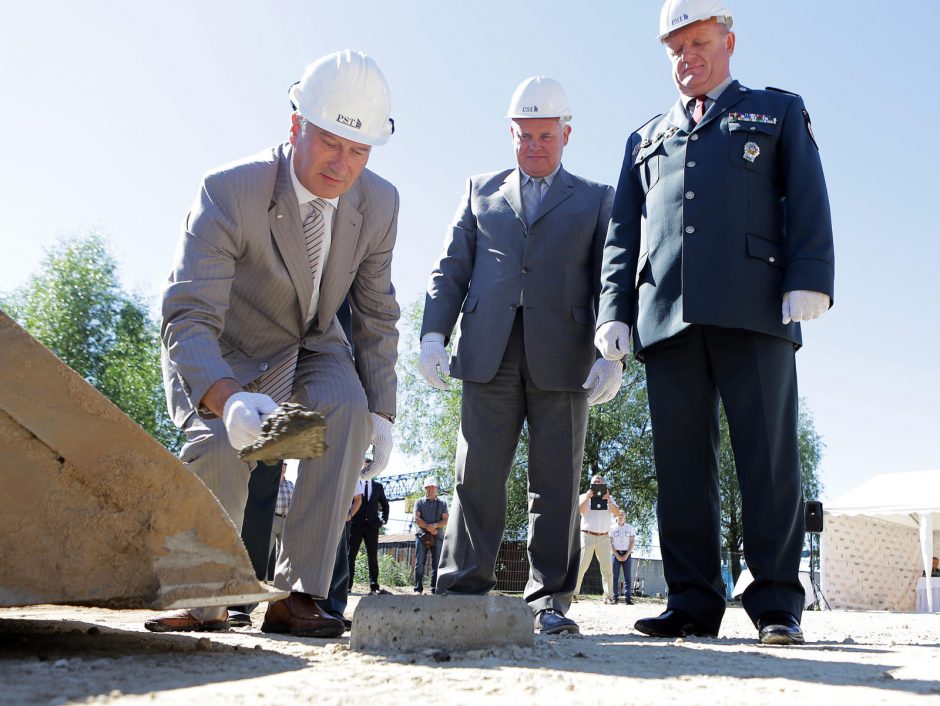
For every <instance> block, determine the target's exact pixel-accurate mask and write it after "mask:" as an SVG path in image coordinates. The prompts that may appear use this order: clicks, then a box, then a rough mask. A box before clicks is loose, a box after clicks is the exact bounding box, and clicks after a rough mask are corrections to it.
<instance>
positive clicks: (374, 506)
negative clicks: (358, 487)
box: [351, 481, 388, 527]
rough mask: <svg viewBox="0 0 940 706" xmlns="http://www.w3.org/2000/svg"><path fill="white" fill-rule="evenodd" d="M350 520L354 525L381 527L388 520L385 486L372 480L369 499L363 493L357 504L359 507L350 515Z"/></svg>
mask: <svg viewBox="0 0 940 706" xmlns="http://www.w3.org/2000/svg"><path fill="white" fill-rule="evenodd" d="M380 512H381V515H380ZM351 521H352V523H353V524H356V525H359V524H363V525H369V526H370V527H381V526H382V525H384V524H385V523H386V522H388V499H387V498H386V497H385V486H383V485H382V484H381V483H379V482H377V481H372V490H371V491H370V493H369V499H368V500H366V498H365V495H363V497H362V504H360V505H359V509H358V510H357V511H356V514H355V515H353V516H352V520H351Z"/></svg>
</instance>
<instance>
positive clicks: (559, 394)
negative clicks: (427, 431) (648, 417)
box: [437, 314, 588, 613]
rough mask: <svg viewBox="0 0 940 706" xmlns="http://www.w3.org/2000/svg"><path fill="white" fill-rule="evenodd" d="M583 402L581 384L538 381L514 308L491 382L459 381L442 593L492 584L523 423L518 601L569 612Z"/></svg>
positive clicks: (476, 589)
mask: <svg viewBox="0 0 940 706" xmlns="http://www.w3.org/2000/svg"><path fill="white" fill-rule="evenodd" d="M587 407H588V405H587V395H586V393H585V392H584V391H583V390H581V391H577V392H568V391H557V390H543V389H540V388H539V387H537V386H536V385H535V383H534V382H533V381H532V377H531V375H530V374H529V368H528V364H527V362H526V357H525V352H524V344H523V336H522V315H521V314H517V316H516V322H515V324H514V326H513V330H512V333H511V335H510V339H509V343H508V345H507V347H506V351H505V353H504V355H503V360H502V362H501V363H500V366H499V369H498V370H497V372H496V375H495V376H494V377H493V379H492V380H491V381H490V382H486V383H476V382H469V381H464V383H463V396H462V399H461V407H460V414H461V416H460V431H459V435H458V439H457V460H456V478H455V485H454V495H453V502H452V503H451V508H450V509H451V512H450V515H449V518H448V520H447V530H446V533H445V536H444V547H443V552H442V554H441V567H440V571H439V576H438V581H437V588H438V591H439V592H443V593H448V592H449V593H468V594H474V595H482V594H485V593H487V592H489V591H491V590H492V589H493V588H495V586H496V558H497V555H498V554H499V548H500V544H501V542H502V539H503V530H504V528H505V525H506V502H507V492H506V483H507V481H508V479H509V473H510V470H511V467H512V463H513V459H514V457H515V453H516V446H517V445H518V443H519V435H520V434H521V433H522V424H523V422H526V423H527V424H528V430H529V459H528V461H529V463H528V469H527V475H528V491H529V493H528V495H529V534H528V547H527V549H528V555H529V566H530V571H529V580H528V582H527V584H526V587H525V592H524V595H523V597H524V598H525V600H526V601H527V602H528V603H529V606H530V607H531V608H532V610H533V611H534V612H538V611H540V610H544V609H547V608H552V609H555V610H558V611H560V612H561V613H565V612H566V611H567V610H568V607H569V605H570V603H571V594H572V591H573V590H574V585H575V581H576V580H577V558H576V556H577V554H576V553H577V548H578V544H577V538H576V536H575V532H576V529H577V524H578V521H579V518H578V512H577V495H578V485H579V479H580V476H581V463H582V456H583V454H584V436H585V433H586V431H587ZM572 557H575V558H574V560H572Z"/></svg>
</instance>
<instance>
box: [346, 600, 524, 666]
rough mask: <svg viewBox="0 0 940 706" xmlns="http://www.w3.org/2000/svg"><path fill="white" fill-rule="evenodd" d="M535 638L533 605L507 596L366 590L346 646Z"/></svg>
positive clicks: (435, 645) (446, 645)
mask: <svg viewBox="0 0 940 706" xmlns="http://www.w3.org/2000/svg"><path fill="white" fill-rule="evenodd" d="M534 644H535V633H534V631H533V618H532V610H531V609H530V608H529V606H528V604H527V603H526V602H525V601H524V600H522V599H521V598H510V597H508V596H454V595H443V596H365V597H363V598H362V600H361V601H359V605H358V606H357V607H356V612H355V614H354V615H353V624H352V633H351V636H350V640H349V646H350V648H351V649H353V650H359V651H362V652H370V651H371V652H379V651H381V652H386V651H392V652H421V651H424V650H427V649H441V650H448V651H449V652H454V651H466V650H479V649H487V648H493V647H504V646H508V645H518V646H520V647H531V646H532V645H534Z"/></svg>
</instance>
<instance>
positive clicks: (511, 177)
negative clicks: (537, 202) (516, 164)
mask: <svg viewBox="0 0 940 706" xmlns="http://www.w3.org/2000/svg"><path fill="white" fill-rule="evenodd" d="M519 178H520V176H519V170H518V169H513V170H512V171H511V172H509V174H507V175H506V179H505V181H503V183H502V186H500V187H499V193H501V194H502V195H503V198H504V199H506V202H507V203H508V204H509V206H510V208H512V210H513V211H514V212H515V214H516V215H517V216H518V217H519V220H520V221H522V222H523V223H525V210H524V209H523V208H522V189H521V187H520V185H519Z"/></svg>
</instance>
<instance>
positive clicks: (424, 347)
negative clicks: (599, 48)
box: [418, 334, 450, 390]
mask: <svg viewBox="0 0 940 706" xmlns="http://www.w3.org/2000/svg"><path fill="white" fill-rule="evenodd" d="M431 335H432V334H427V335H425V337H424V340H422V341H421V358H420V359H419V360H418V372H419V373H421V377H423V378H424V379H425V380H427V381H428V384H429V385H430V386H431V387H436V388H437V389H438V390H449V389H450V388H449V387H448V386H447V383H446V382H445V381H444V377H448V376H450V363H448V361H447V351H446V350H445V349H444V344H443V343H442V342H441V341H438V340H436V337H435V338H430V337H431ZM438 368H440V369H441V372H440V374H438V372H437V369H438Z"/></svg>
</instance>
